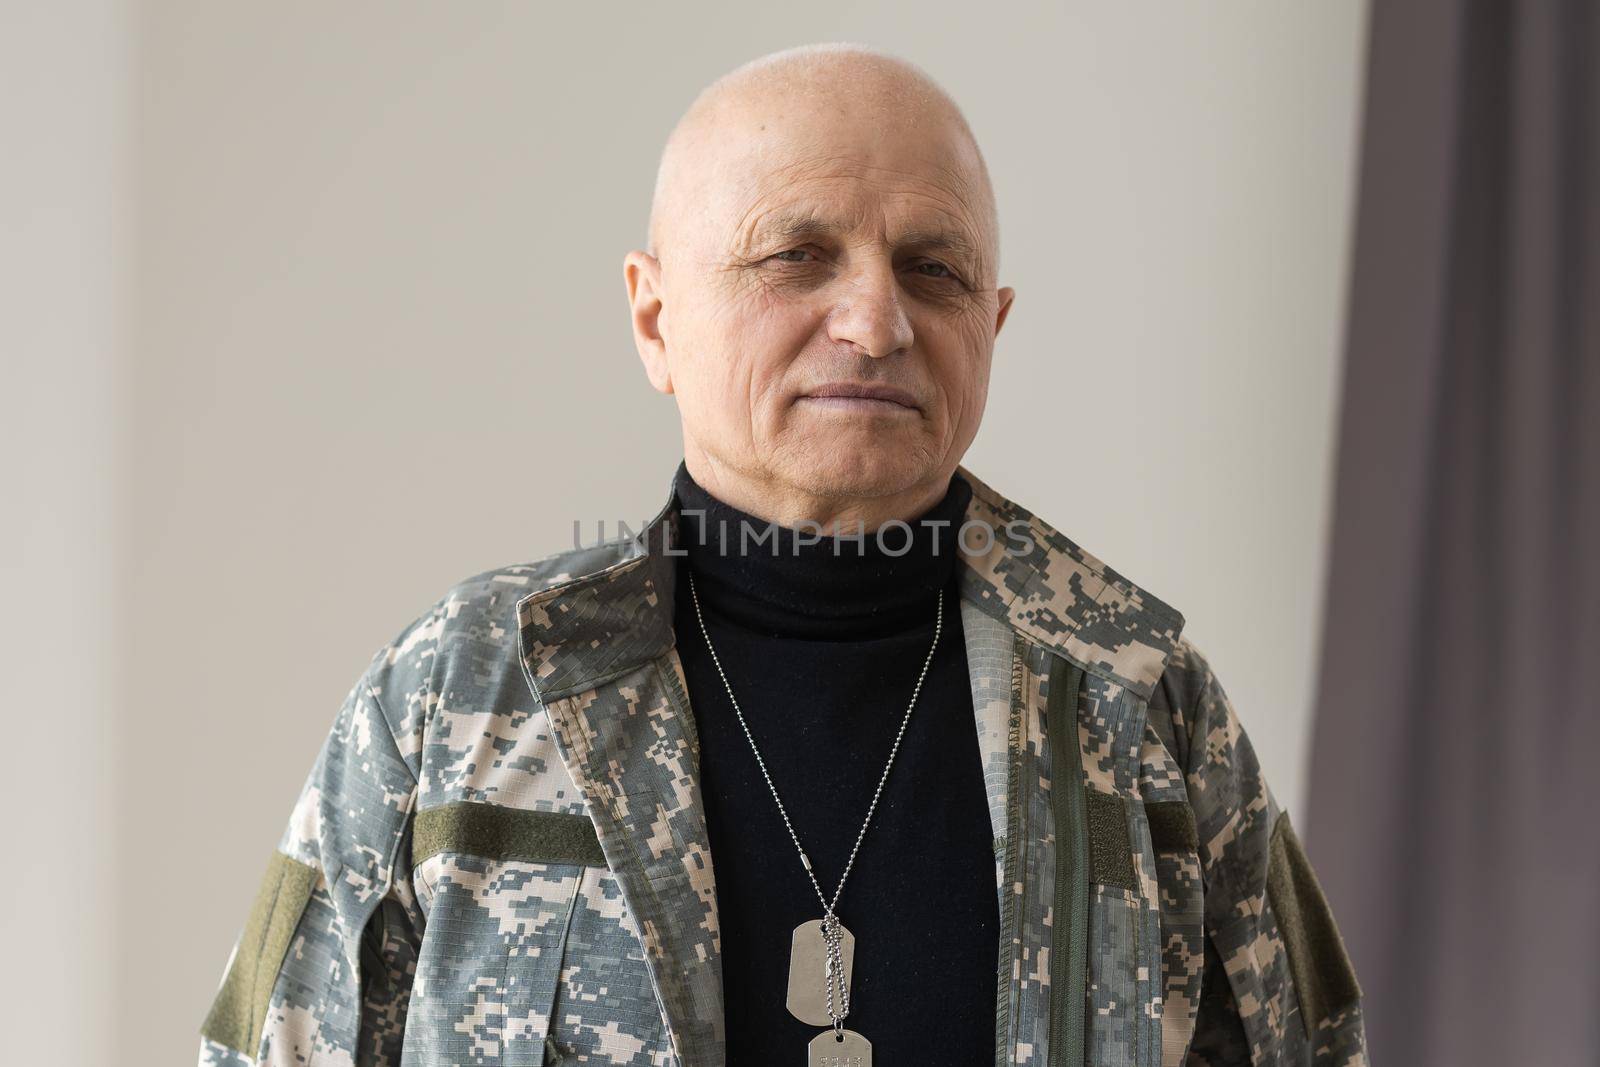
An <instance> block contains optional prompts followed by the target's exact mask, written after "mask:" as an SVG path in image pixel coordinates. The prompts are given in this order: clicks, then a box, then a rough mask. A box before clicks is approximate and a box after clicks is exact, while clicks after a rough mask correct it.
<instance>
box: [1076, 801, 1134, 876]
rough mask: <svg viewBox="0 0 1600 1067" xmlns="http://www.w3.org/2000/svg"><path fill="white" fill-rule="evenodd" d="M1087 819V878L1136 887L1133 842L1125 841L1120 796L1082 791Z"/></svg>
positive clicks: (1125, 820) (1125, 813)
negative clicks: (1088, 867) (1088, 869)
mask: <svg viewBox="0 0 1600 1067" xmlns="http://www.w3.org/2000/svg"><path fill="white" fill-rule="evenodd" d="M1084 800H1085V802H1086V804H1087V809H1086V811H1085V815H1086V816H1087V817H1088V821H1089V866H1090V869H1091V870H1092V872H1093V873H1092V874H1091V875H1090V878H1091V879H1092V880H1093V881H1096V882H1099V883H1100V884H1101V885H1114V886H1120V887H1121V888H1123V889H1137V888H1138V887H1139V883H1138V881H1136V880H1135V878H1134V873H1133V844H1132V842H1130V841H1129V840H1128V811H1127V807H1126V805H1125V804H1124V802H1123V799H1122V798H1121V797H1120V796H1117V795H1116V794H1114V793H1100V792H1096V791H1095V790H1093V789H1090V790H1087V791H1085V793H1084Z"/></svg>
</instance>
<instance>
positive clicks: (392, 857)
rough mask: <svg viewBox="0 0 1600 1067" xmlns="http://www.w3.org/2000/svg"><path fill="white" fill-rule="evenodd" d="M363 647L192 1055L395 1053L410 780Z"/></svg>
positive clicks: (415, 942)
mask: <svg viewBox="0 0 1600 1067" xmlns="http://www.w3.org/2000/svg"><path fill="white" fill-rule="evenodd" d="M379 662H380V657H374V661H373V664H372V665H369V667H368V670H367V672H365V673H364V674H363V675H362V677H361V679H360V680H359V681H357V682H356V684H355V685H354V686H352V687H351V689H350V692H349V694H348V695H347V696H346V697H345V699H344V702H343V704H342V705H341V706H340V708H339V711H338V714H337V715H336V716H335V718H334V722H333V726H332V728H331V729H330V730H329V732H328V734H327V736H326V738H325V739H324V740H323V742H322V747H321V750H320V751H319V752H318V754H317V756H316V760H315V762H314V764H313V765H312V768H311V771H310V773H309V774H308V775H307V777H306V779H305V784H304V785H303V786H302V788H301V790H300V795H299V798H298V800H297V801H296V803H295V805H294V808H293V810H292V812H291V813H290V815H289V818H288V823H287V825H286V826H285V828H284V830H283V833H282V835H281V836H280V838H279V840H278V843H277V846H276V847H275V848H274V849H273V850H272V852H271V854H270V856H269V857H268V858H267V860H266V863H265V870H264V871H263V873H262V875H261V878H260V882H259V884H258V887H257V890H256V894H255V899H254V903H253V904H252V905H251V906H250V909H249V911H248V913H247V914H246V916H245V919H244V924H243V927H242V928H241V930H240V932H239V934H238V936H237V938H236V939H235V941H234V944H233V949H232V952H231V953H230V954H229V957H228V962H227V965H226V967H225V973H224V974H223V977H222V981H221V984H220V985H219V987H218V989H217V991H216V995H215V998H214V1000H213V1001H212V1004H211V1007H210V1011H209V1012H208V1013H207V1014H206V1016H205V1020H204V1022H203V1023H202V1025H201V1027H200V1057H199V1063H200V1064H201V1065H207V1064H209V1065H214V1067H216V1065H226V1067H247V1065H256V1064H265V1063H273V1064H279V1063H285V1064H287V1063H323V1062H326V1063H353V1064H357V1065H361V1067H365V1065H394V1064H398V1063H399V1062H400V1048H401V1041H402V1038H403V1035H404V1029H405V1010H406V1005H407V1003H408V1002H409V997H410V991H411V982H412V976H413V975H414V974H415V972H416V956H417V952H418V950H419V947H420V943H421V936H422V928H423V923H424V919H423V916H422V914H421V912H420V910H419V909H418V907H417V903H416V900H415V898H414V897H413V896H412V893H411V886H410V879H409V876H408V872H409V870H410V863H409V855H410V836H411V812H412V807H413V802H414V800H415V797H416V793H417V782H416V778H415V775H414V774H413V772H412V770H411V768H410V766H409V765H408V764H407V763H406V761H405V760H404V759H403V758H402V757H401V755H400V752H399V748H398V746H397V744H396V739H395V733H394V730H393V727H392V725H391V720H390V719H389V718H388V716H387V715H386V713H385V709H384V707H383V705H382V704H381V703H380V701H379V690H378V689H377V688H376V687H375V686H374V684H373V673H374V670H375V669H376V668H377V667H378V664H379Z"/></svg>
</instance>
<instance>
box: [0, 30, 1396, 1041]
mask: <svg viewBox="0 0 1600 1067" xmlns="http://www.w3.org/2000/svg"><path fill="white" fill-rule="evenodd" d="M1365 19H1366V9H1365V6H1364V4H1361V3H1355V2H1348V3H1334V4H1324V5H1299V6H1285V5H1274V4H1270V3H1266V2H1256V0H1250V2H1235V3H1229V4H1225V5H1207V6H1205V7H1204V8H1199V7H1196V8H1189V9H1179V8H1174V7H1171V6H1167V5H1158V4H1153V3H1152V4H1133V5H1118V6H1117V7H1116V8H1115V9H1112V8H1111V7H1109V6H1107V5H1088V4H1081V3H1070V4H1053V5H1033V4H998V5H991V6H989V7H986V8H983V9H982V10H981V11H980V9H978V8H974V7H972V6H971V5H959V4H953V3H935V4H927V3H921V4H915V5H911V4H906V5H901V4H887V3H886V4H877V5H857V4H846V3H836V2H820V3H815V4H810V5H806V6H805V7H804V8H803V9H799V8H790V9H776V8H773V9H762V8H752V7H750V6H748V5H736V4H732V3H726V4H714V3H702V4H695V5H689V6H681V5H680V6H676V7H674V8H672V9H670V10H669V9H667V8H665V7H650V8H645V7H638V8H627V9H622V10H616V9H612V8H604V7H602V8H593V7H591V8H588V9H577V8H570V9H558V8H555V7H553V6H544V5H532V4H491V3H478V4H473V5H446V4H442V3H434V4H416V3H410V4H382V5H380V4H377V3H345V4H340V5H323V4H315V5H314V4H310V3H305V2H290V3H275V4H270V5H269V4H263V3H257V4H235V5H210V4H202V3H198V2H192V0H189V2H181V3H180V2H156V0H149V2H142V3H140V2H132V0H129V2H122V3H118V2H111V0H101V2H90V0H77V2H71V3H68V2H63V3H57V4H50V5H26V4H22V3H6V4H4V5H0V71H3V72H4V73H3V74H0V78H3V79H4V85H5V88H6V90H7V91H6V92H5V93H4V94H0V122H3V128H0V136H3V137H4V142H3V143H4V145H5V156H6V160H7V164H6V166H4V167H0V204H3V208H0V210H3V212H4V224H5V229H6V232H7V233H8V234H11V235H12V236H11V237H10V238H9V239H8V240H7V241H6V242H4V245H5V250H4V251H3V252H0V280H3V282H4V284H3V285H0V300H3V301H4V303H3V304H0V309H3V314H0V351H4V352H5V358H6V366H7V377H8V379H9V381H10V382H11V384H12V388H9V389H7V390H6V395H7V404H6V408H5V411H6V415H7V417H6V419H5V420H4V425H3V427H0V433H3V434H4V456H5V460H4V478H5V482H4V490H5V496H6V499H7V500H8V502H10V504H11V506H10V507H8V512H9V513H10V514H11V515H12V516H13V517H12V521H9V522H7V523H6V524H5V525H4V532H3V534H0V537H4V538H5V542H4V551H3V552H0V558H3V559H4V561H5V564H4V565H5V567H6V585H7V588H8V590H10V591H11V602H12V610H11V611H10V612H8V613H7V617H6V618H5V620H4V623H3V625H4V627H5V630H4V633H3V635H0V637H3V646H0V647H4V648H5V649H6V666H7V673H8V675H9V677H10V678H11V679H12V682H13V684H12V685H11V687H10V689H9V695H10V696H11V698H12V699H11V701H10V702H9V703H8V706H7V707H6V710H5V711H4V716H5V720H4V722H5V726H6V732H7V736H8V740H9V742H10V743H9V744H8V752H9V754H10V757H11V758H10V760H9V763H10V764H11V768H10V770H9V772H8V774H7V775H6V776H5V784H4V787H3V788H4V797H3V799H4V801H5V803H6V805H7V807H8V809H9V810H12V811H13V812H17V811H21V812H24V813H25V814H26V815H27V816H28V817H26V818H23V819H22V820H20V821H19V822H18V826H19V827H20V829H19V833H20V841H19V842H18V843H17V844H16V845H15V846H14V851H13V853H12V856H13V868H12V877H10V878H8V879H6V880H5V883H6V884H5V889H4V893H5V899H4V901H3V902H0V904H3V906H0V937H3V938H4V943H5V944H6V945H7V947H8V953H7V956H8V960H9V962H8V963H7V964H6V966H5V968H4V972H3V974H4V977H3V981H4V986H3V987H0V1004H3V1005H4V1009H3V1010H4V1011H5V1012H6V1013H7V1015H8V1016H10V1015H11V1013H13V1012H15V1013H16V1016H15V1017H14V1018H8V1019H7V1022H8V1026H7V1028H6V1029H7V1032H8V1034H9V1035H12V1036H11V1037H9V1038H8V1042H10V1045H9V1048H8V1055H14V1056H17V1057H18V1058H19V1062H20V1061H23V1060H26V1061H28V1062H51V1063H56V1064H77V1063H82V1064H89V1063H100V1062H109V1061H112V1060H115V1061H116V1062H125V1063H151V1064H154V1063H157V1062H187V1057H190V1056H191V1055H192V1052H193V1048H194V1046H195V1044H196V1040H197V1039H196V1037H195V1033H196V1029H197V1027H198V1025H199V1022H200V1019H201V1017H202V1015H203V1014H204V1011H205V1008H206V1006H207V1004H208V1003H209V1000H210V996H211V994H212V992H213V990H214V987H215V984H216V982H217V981H218V979H219V978H220V976H221V973H222V970H223V966H224V964H225V962H226V954H227V951H228V947H229V945H230V944H231V941H232V938H233V937H234V935H235V933H236V932H237V929H238V926H239V924H240V923H242V921H243V918H244V914H245V910H246V909H247V907H248V905H249V901H250V898H251V894H252V893H253V890H254V886H255V882H256V880H257V878H258V877H259V874H260V871H261V868H262V865H263V864H264V863H265V860H266V858H267V854H268V852H269V851H270V849H271V848H272V847H273V846H274V844H275V843H276V841H277V837H278V834H279V832H280V830H281V828H282V823H283V820H284V819H285V817H286V816H287V814H288V810H289V807H290V805H291V804H292V803H293V800H294V797H295V794H296V792H297V791H298V788H299V786H300V783H301V781H302V779H303V777H304V775H305V773H306V771H307V770H308V769H309V767H310V764H311V761H312V759H313V758H314V756H315V753H316V749H317V746H318V744H319V743H320V740H321V738H322V736H323V734H324V733H325V731H326V730H327V728H328V726H329V725H330V724H331V722H332V717H333V714H334V711H335V709H336V708H337V705H338V701H339V699H340V698H341V696H342V695H343V694H344V692H345V690H346V689H347V688H348V686H349V685H350V683H351V682H352V681H353V680H354V678H355V676H356V674H357V673H358V672H359V670H360V669H361V667H362V666H363V665H364V664H365V662H366V659H367V657H368V656H369V655H370V654H371V652H373V651H374V650H375V649H376V648H377V647H378V646H379V645H380V644H381V643H383V642H384V641H386V640H387V639H388V638H389V637H390V636H391V635H392V634H393V633H395V632H396V631H397V630H398V629H399V628H400V627H401V626H402V625H403V624H404V623H405V622H406V621H407V620H408V619H410V618H411V617H412V616H413V615H414V614H415V613H416V612H417V611H419V610H420V609H421V608H422V607H423V606H424V605H426V604H427V603H428V602H429V601H431V600H432V599H433V598H435V597H436V596H437V595H438V594H439V593H440V592H442V590H443V589H444V588H445V587H446V586H447V585H448V584H449V583H450V582H452V581H454V580H456V579H457V578H459V577H462V576H464V575H466V574H469V573H473V572H475V571H478V570H482V569H485V568H488V567H491V566H495V565H499V564H502V563H506V562H511V561H516V560H524V559H530V558H534V557H537V556H541V555H545V554H547V553H549V552H553V551H556V550H559V549H561V548H563V547H565V546H566V545H568V544H570V543H571V539H572V523H573V521H574V520H577V519H581V520H583V521H584V522H585V523H586V524H587V525H586V529H587V530H589V531H591V534H590V535H591V536H592V523H593V521H594V520H596V519H599V518H606V519H608V520H615V519H618V518H627V519H632V520H635V521H638V520H642V519H644V518H647V517H648V516H649V515H650V514H651V513H653V512H654V510H655V508H656V507H657V506H659V504H660V503H661V502H662V501H663V500H664V499H665V494H666V491H667V485H668V479H669V478H670V476H671V472H672V469H673V466H674V465H675V463H676V461H677V458H678V456H679V454H680V453H679V444H678V437H677V421H676V417H675V413H674V411H673V408H672V405H671V401H670V399H669V398H665V397H661V396H659V395H657V394H656V393H654V392H653V391H651V390H650V389H649V387H648V385H647V383H646V382H645V380H644V377H643V374H642V372H641V371H640V370H639V369H638V362H637V359H636V357H635V355H634V352H633V347H632V342H631V338H630V334H629V329H628V321H627V313H626V302H625V299H624V290H623V285H622V269H621V262H622V256H623V254H624V253H625V252H626V251H627V250H628V249H630V248H632V247H635V246H637V245H639V244H641V243H642V241H643V229H644V224H645V217H646V211H647V207H648V200H649V195H650V188H651V183H652V181H653V178H654V167H655V160H656V155H657V153H658V151H659V148H660V145H661V142H662V140H663V139H664V137H665V135H666V133H667V130H668V129H669V128H670V126H671V124H672V122H673V121H674V120H675V118H676V117H677V115H678V113H679V112H680V110H681V109H682V108H683V107H684V106H685V105H686V104H687V103H688V101H689V99H690V98H691V97H692V96H693V94H694V93H695V92H696V91H697V90H698V89H699V87H700V86H702V85H703V84H704V83H706V82H708V81H710V80H711V79H712V78H714V77H716V76H717V75H718V74H720V73H722V72H723V71H725V70H727V69H729V68H731V67H732V66H734V65H736V64H738V63H740V62H743V61H744V60H746V59H749V58H752V57H754V56H756V55H759V54H761V53H764V52H767V51H771V50H774V49H778V48H783V47H787V46H789V45H793V44H798V43H802V42H806V41H821V40H837V39H853V40H861V41H865V42H868V43H872V44H877V45H881V46H883V47H887V48H890V49H893V50H895V51H897V52H899V53H900V54H902V55H904V56H906V57H907V58H909V59H911V60H913V61H915V62H918V63H920V64H922V65H923V66H924V67H926V68H927V69H928V70H929V71H930V73H932V74H933V75H934V76H935V77H936V78H939V79H940V80H941V81H942V82H943V83H944V84H945V85H946V86H947V88H948V89H949V90H950V91H951V92H952V94H953V95H954V96H955V97H956V99H957V100H958V101H959V102H960V103H961V104H962V105H963V107H964V108H965V110H966V112H967V114H968V118H969V119H970V121H971V122H972V124H973V126H974V128H975V130H976V132H977V135H978V137H979V140H980V142H981V143H982V145H983V146H984V149H985V152H986V155H987V158H988V161H989V166H990V169H991V171H992V173H993V176H994V179H995V183H996V187H997V191H998V195H999V200H1000V211H1001V225H1002V248H1003V251H1002V271H1001V275H1002V279H1001V280H1002V284H1008V285H1013V286H1015V287H1016V289H1017V291H1018V296H1017V304H1016V307H1015V308H1014V309H1013V312H1012V314H1011V317H1010V319H1009V320H1008V322H1007V325H1006V329H1005V331H1004V332H1003V333H1002V335H1001V338H1000V341H999V343H998V348H997V352H996V361H995V370H994V380H993V385H992V390H991V397H990V407H989V411H988V415H987V418H986V420H985V425H984V429H983V432H982V433H981V434H980V436H979V439H978V442H977V444H976V445H975V446H974V448H973V450H972V452H971V453H969V455H968V457H967V461H968V463H969V465H971V466H972V468H973V469H974V470H975V471H977V472H978V473H979V474H980V475H982V476H984V477H985V478H986V479H987V480H988V481H990V482H991V484H994V485H995V486H996V487H997V488H999V489H1000V490H1001V491H1003V492H1007V493H1008V494H1010V495H1013V496H1015V497H1016V498H1017V499H1019V500H1021V501H1022V502H1023V503H1025V504H1027V505H1028V506H1030V507H1032V508H1033V509H1034V510H1035V511H1037V512H1039V513H1040V514H1042V515H1043V516H1044V517H1046V518H1047V519H1049V520H1050V521H1052V522H1053V523H1054V524H1055V525H1057V526H1058V527H1060V528H1061V529H1062V530H1064V531H1065V532H1066V533H1067V534H1068V535H1069V536H1071V537H1073V538H1074V539H1076V540H1078V541H1079V542H1080V543H1082V544H1083V545H1084V546H1085V547H1087V548H1088V549H1089V550H1090V551H1091V552H1093V553H1095V554H1096V555H1099V556H1100V557H1102V558H1103V559H1105V560H1106V561H1107V562H1108V563H1110V564H1111V565H1112V566H1113V567H1116V568H1117V569H1119V570H1121V571H1122V572H1123V573H1125V574H1127V575H1128V576H1129V577H1131V578H1132V579H1134V580H1135V581H1137V582H1139V583H1141V584H1143V585H1145V586H1147V587H1148V588H1150V589H1151V590H1152V591H1154V592H1155V593H1156V594H1157V595H1159V596H1162V597H1163V598H1164V599H1167V600H1169V601H1170V602H1172V603H1173V604H1174V605H1176V606H1177V607H1179V608H1180V610H1182V611H1184V612H1185V614H1186V615H1187V617H1188V620H1189V624H1188V632H1189V633H1190V634H1191V635H1192V636H1193V637H1194V639H1195V640H1196V642H1198V643H1199V644H1200V646H1201V647H1202V648H1203V649H1204V650H1205V651H1206V652H1207V653H1208V654H1209V655H1210V656H1211V658H1212V660H1213V662H1214V664H1215V666H1216V667H1217V670H1218V672H1219V675H1220V677H1221V678H1222V680H1223V682H1224V685H1225V686H1226V687H1227V689H1228V691H1229V693H1230V695H1231V696H1232V697H1233V698H1234V700H1235V702H1236V703H1237V704H1238V706H1239V708H1240V710H1241V714H1242V715H1243V717H1244V719H1245V723H1246V726H1247V728H1248V729H1249V730H1250V732H1251V734H1252V736H1253V738H1254V740H1255V742H1256V745H1257V747H1258V750H1259V751H1260V753H1261V756H1262V760H1263V763H1264V764H1265V765H1266V767H1267V769H1268V773H1269V775H1270V776H1271V779H1272V781H1273V783H1274V786H1275V788H1276V790H1277V792H1278V793H1279V795H1280V797H1281V798H1283V800H1284V802H1285V804H1286V806H1288V807H1289V808H1290V809H1291V810H1294V809H1296V808H1298V806H1299V804H1300V798H1301V795H1302V792H1303V782H1304V763H1305V748H1306V743H1307V738H1308V728H1309V720H1308V716H1309V708H1310V705H1311V693H1312V685H1313V682H1314V677H1313V675H1314V654H1315V651H1316V648H1317V643H1318V639H1319V633H1318V619H1319V618H1320V613H1321V582H1322V575H1323V557H1324V550H1325V540H1326V529H1327V509H1328V499H1329V474H1330V469H1331V457H1332V443H1333V430H1334V415H1335V412H1334V405H1335V394H1334V390H1335V386H1336V384H1337V381H1338V366H1337V361H1338V354H1339V352H1340V348H1341V343H1342V335H1341V329H1342V327H1341V320H1342V313H1343V308H1344V298H1345V287H1346V280H1345V276H1346V269H1347V268H1346V263H1347V258H1348V245H1349V231H1350V216H1351V207H1352V196H1353V191H1354V190H1353V184H1352V183H1353V178H1354V174H1355V159H1354V152H1355V145H1356V131H1357V121H1358V117H1359V110H1360V103H1361V101H1360V98H1359V97H1360V91H1361V90H1360V82H1361V79H1360V73H1361V63H1362V55H1361V52H1362V48H1363V44H1364V31H1365ZM18 386H20V387H18ZM1083 391H1092V392H1093V393H1094V394H1095V395H1096V396H1097V397H1099V398H1100V402H1099V403H1096V404H1093V405H1090V407H1089V409H1088V411H1089V414H1088V415H1086V416H1083V417H1082V418H1080V420H1079V422H1078V423H1077V424H1075V425H1064V424H1063V421H1062V419H1061V417H1060V415H1059V414H1058V412H1059V411H1060V410H1061V408H1062V406H1063V404H1064V398H1066V397H1067V396H1069V395H1070V394H1072V393H1074V392H1076V393H1082V392H1083ZM1080 410H1081V409H1080ZM1068 437H1070V439H1071V440H1072V441H1073V442H1075V444H1074V445H1073V446H1072V447H1070V448H1069V447H1067V446H1066V445H1065V444H1064V443H1063V442H1065V441H1066V440H1067V439H1068ZM1087 487H1093V488H1094V489H1096V490H1097V493H1096V496H1097V497H1098V498H1102V499H1110V500H1114V501H1116V506H1114V507H1105V506H1099V507H1089V506H1087V505H1086V504H1085V499H1086V498H1085V494H1084V489H1085V488H1087ZM12 507H14V508H15V510H14V511H13V510H12ZM21 960H27V961H29V962H27V963H26V964H21V963H19V962H18V961H21Z"/></svg>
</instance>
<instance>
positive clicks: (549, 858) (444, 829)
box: [411, 800, 606, 867]
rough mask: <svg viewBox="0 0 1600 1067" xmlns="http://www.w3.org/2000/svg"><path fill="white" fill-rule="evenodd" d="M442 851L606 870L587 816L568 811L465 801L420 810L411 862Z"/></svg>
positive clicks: (603, 854)
mask: <svg viewBox="0 0 1600 1067" xmlns="http://www.w3.org/2000/svg"><path fill="white" fill-rule="evenodd" d="M441 852H463V853H467V854H469V855H473V856H483V857H485V858H487V859H494V860H520V861H523V862H525V863H571V864H578V865H581V866H585V867H604V866H606V856H605V853H604V852H603V851H602V850H601V848H600V839H599V838H598V837H596V836H595V832H594V823H592V822H590V821H589V816H587V815H580V814H574V813H572V812H564V811H529V810H525V809H523V808H508V807H505V806H503V805H500V804H484V803H481V802H478V801H472V800H463V801H458V802H456V803H454V804H445V805H443V806H441V807H437V808H427V809H424V810H423V811H419V812H417V817H416V824H415V826H414V827H413V828H412V836H411V862H412V863H413V864H417V863H421V862H422V861H423V860H425V859H427V858H428V857H429V856H436V855H438V854H439V853H441Z"/></svg>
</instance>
